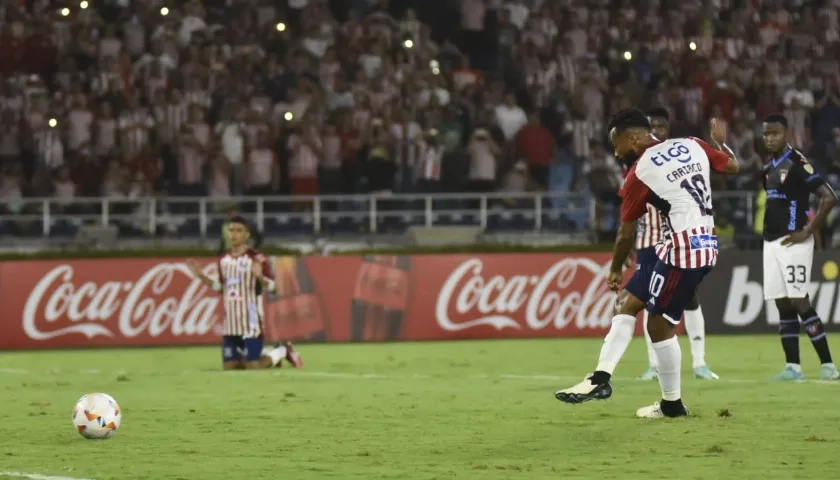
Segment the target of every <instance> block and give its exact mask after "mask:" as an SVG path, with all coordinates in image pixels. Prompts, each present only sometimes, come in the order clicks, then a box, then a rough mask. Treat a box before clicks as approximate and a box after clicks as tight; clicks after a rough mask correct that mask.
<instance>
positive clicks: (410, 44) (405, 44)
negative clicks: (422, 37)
mask: <svg viewBox="0 0 840 480" xmlns="http://www.w3.org/2000/svg"><path fill="white" fill-rule="evenodd" d="M403 47H405V48H412V47H414V41H413V40H406V41H404V42H403Z"/></svg>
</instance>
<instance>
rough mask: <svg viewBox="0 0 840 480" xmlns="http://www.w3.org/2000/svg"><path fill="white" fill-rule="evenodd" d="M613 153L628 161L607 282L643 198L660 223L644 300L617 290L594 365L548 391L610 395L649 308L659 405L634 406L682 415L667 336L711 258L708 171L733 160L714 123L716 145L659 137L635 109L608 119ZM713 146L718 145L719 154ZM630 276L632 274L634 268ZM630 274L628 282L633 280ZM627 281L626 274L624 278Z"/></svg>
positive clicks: (574, 397) (615, 282)
mask: <svg viewBox="0 0 840 480" xmlns="http://www.w3.org/2000/svg"><path fill="white" fill-rule="evenodd" d="M609 131H610V140H611V141H612V143H613V146H614V147H615V152H616V158H618V159H619V160H621V161H622V162H623V163H625V164H631V167H630V170H629V172H628V175H627V178H626V179H625V182H624V185H623V186H622V188H621V192H620V194H621V196H622V199H623V202H622V206H621V227H620V228H619V231H618V235H617V237H616V243H615V248H614V251H613V260H612V265H611V268H610V273H609V276H608V277H607V283H608V285H609V287H610V288H611V289H613V290H618V288H619V286H620V285H621V282H622V278H623V277H622V267H623V265H624V262H625V261H626V259H627V256H628V255H629V253H630V250H631V249H632V246H633V241H634V238H635V230H636V222H637V220H638V219H639V218H640V217H641V216H642V215H644V214H645V213H646V211H647V207H646V205H647V204H648V203H650V204H652V205H653V206H654V207H656V208H657V209H658V210H659V211H660V212H661V213H662V218H663V220H664V225H665V226H666V227H667V229H666V231H665V233H664V235H663V242H662V243H661V244H659V245H658V246H657V247H656V253H657V256H658V258H659V260H658V261H657V262H656V265H655V266H654V269H653V272H652V273H651V277H650V282H649V283H648V289H647V292H646V293H645V294H644V297H645V298H641V299H640V298H637V297H636V296H635V295H634V294H633V293H631V292H630V291H628V290H624V291H623V292H621V294H620V295H619V297H618V299H619V301H618V302H617V303H618V308H617V310H618V314H617V315H616V316H615V317H613V324H612V326H611V327H610V332H609V333H608V334H607V337H606V338H605V340H604V345H603V347H602V349H601V356H600V358H599V363H598V368H597V370H596V371H595V373H593V374H591V375H589V376H587V377H586V378H585V379H584V380H583V381H582V382H580V383H578V384H577V385H575V386H573V387H571V388H568V389H565V390H561V391H559V392H557V393H556V394H555V396H556V397H557V399H559V400H561V401H564V402H566V403H581V402H585V401H587V400H592V399H606V398H609V397H610V396H611V395H612V386H611V385H610V383H609V380H610V377H611V376H612V372H613V371H614V369H615V366H616V365H617V363H618V361H619V360H620V359H621V356H622V355H623V354H624V351H625V350H626V348H627V345H628V344H629V343H630V340H631V339H632V335H633V329H634V326H635V322H636V317H635V316H636V315H637V314H638V313H639V311H641V309H642V308H646V309H647V310H648V311H649V312H650V321H649V322H648V325H647V330H648V333H649V334H650V338H651V340H652V342H653V349H654V353H655V355H656V361H657V369H658V377H659V384H660V387H661V389H662V397H661V401H660V402H655V403H654V404H653V405H650V406H647V407H642V408H640V409H639V410H638V411H637V412H636V415H637V416H638V417H643V418H664V417H680V416H685V415H687V414H688V410H687V409H686V408H685V406H684V405H683V403H682V393H681V385H680V380H681V379H680V366H681V365H680V364H681V362H682V352H681V351H680V344H679V342H678V341H677V338H676V336H675V335H674V327H675V326H676V325H677V324H678V323H679V321H680V317H681V316H682V314H683V311H684V310H685V307H686V305H687V304H688V303H689V302H690V300H691V298H692V297H693V296H694V295H695V293H696V291H697V287H698V286H699V285H700V282H701V281H702V280H703V278H704V277H705V276H706V274H708V272H709V271H711V269H712V267H713V266H714V265H715V262H716V261H717V255H718V245H717V236H716V235H715V234H714V211H713V210H712V197H711V193H712V192H711V190H710V188H709V184H710V182H709V176H710V173H711V170H712V169H714V170H717V171H720V172H725V173H730V174H735V173H737V172H738V161H737V160H736V159H735V156H734V155H733V154H732V153H731V151H730V150H729V149H727V148H726V147H725V146H724V145H723V143H724V141H725V140H726V131H725V129H724V127H723V124H722V122H717V121H715V120H713V121H712V135H711V136H712V139H713V141H714V142H715V143H717V144H718V145H717V147H718V149H719V150H715V149H713V148H712V147H710V146H709V145H708V144H706V143H705V142H703V141H702V140H699V139H697V138H676V139H670V140H665V141H662V142H661V141H659V140H658V139H657V138H656V137H654V136H653V135H652V133H651V126H650V123H649V121H648V119H647V117H646V116H645V115H644V113H642V112H641V111H639V110H636V109H626V110H622V111H620V112H618V113H617V114H616V116H615V117H613V119H612V120H611V121H610V124H609ZM721 150H726V151H727V153H723V152H722V151H721ZM637 275H638V272H637ZM637 275H634V278H635V279H636V281H639V278H638V276H637ZM633 281H634V280H633V279H631V282H633Z"/></svg>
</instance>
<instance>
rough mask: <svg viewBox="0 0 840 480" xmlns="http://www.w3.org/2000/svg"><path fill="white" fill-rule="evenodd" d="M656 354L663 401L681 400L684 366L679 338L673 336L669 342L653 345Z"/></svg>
mask: <svg viewBox="0 0 840 480" xmlns="http://www.w3.org/2000/svg"><path fill="white" fill-rule="evenodd" d="M653 350H654V352H656V372H657V373H658V374H659V386H660V387H661V388H662V400H668V401H669V402H671V401H674V400H679V399H680V397H681V396H682V392H681V391H680V367H681V364H682V350H680V342H679V341H677V337H676V336H673V337H671V338H669V339H668V340H664V341H661V342H656V343H654V344H653Z"/></svg>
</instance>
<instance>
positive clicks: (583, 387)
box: [554, 378, 613, 405]
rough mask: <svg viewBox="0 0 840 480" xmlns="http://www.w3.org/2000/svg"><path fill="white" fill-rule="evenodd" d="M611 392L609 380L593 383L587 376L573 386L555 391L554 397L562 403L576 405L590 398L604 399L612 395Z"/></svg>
mask: <svg viewBox="0 0 840 480" xmlns="http://www.w3.org/2000/svg"><path fill="white" fill-rule="evenodd" d="M612 393H613V389H612V385H610V383H609V382H607V383H601V384H598V385H595V384H593V383H590V382H589V379H588V378H587V379H586V380H584V381H583V382H581V383H579V384H577V385H575V386H574V387H571V388H567V389H565V390H560V391H559V392H556V393H555V394H554V398H556V399H557V400H560V401H561V402H563V403H570V404H574V405H576V404H579V403H585V402H588V401H590V400H606V399H608V398H610V397H611V396H612Z"/></svg>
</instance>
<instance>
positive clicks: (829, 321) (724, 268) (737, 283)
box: [699, 251, 840, 334]
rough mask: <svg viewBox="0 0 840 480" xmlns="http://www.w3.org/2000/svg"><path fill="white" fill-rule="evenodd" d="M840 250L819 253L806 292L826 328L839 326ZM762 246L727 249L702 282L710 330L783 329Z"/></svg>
mask: <svg viewBox="0 0 840 480" xmlns="http://www.w3.org/2000/svg"><path fill="white" fill-rule="evenodd" d="M839 261H840V253H838V252H837V251H826V252H817V253H816V254H815V255H814V262H813V266H812V272H811V285H810V288H809V290H808V294H809V296H810V298H811V304H812V305H813V306H814V309H815V310H816V311H817V313H818V314H819V315H820V317H821V318H822V321H823V324H824V325H825V327H826V330H829V331H840V283H839V282H840V278H838V262H839ZM762 268H763V257H762V252H760V251H749V252H743V251H737V252H736V251H724V252H722V253H721V255H720V257H719V258H718V263H717V266H715V268H714V270H712V273H710V274H709V275H708V277H706V279H705V280H704V281H703V284H702V285H701V286H700V294H699V298H700V303H701V304H702V306H703V315H704V317H705V318H706V331H707V332H708V333H722V334H731V333H771V332H778V331H779V312H778V310H776V306H775V304H774V302H773V301H772V300H771V301H766V300H764V292H763V287H762V279H763V270H762Z"/></svg>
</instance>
